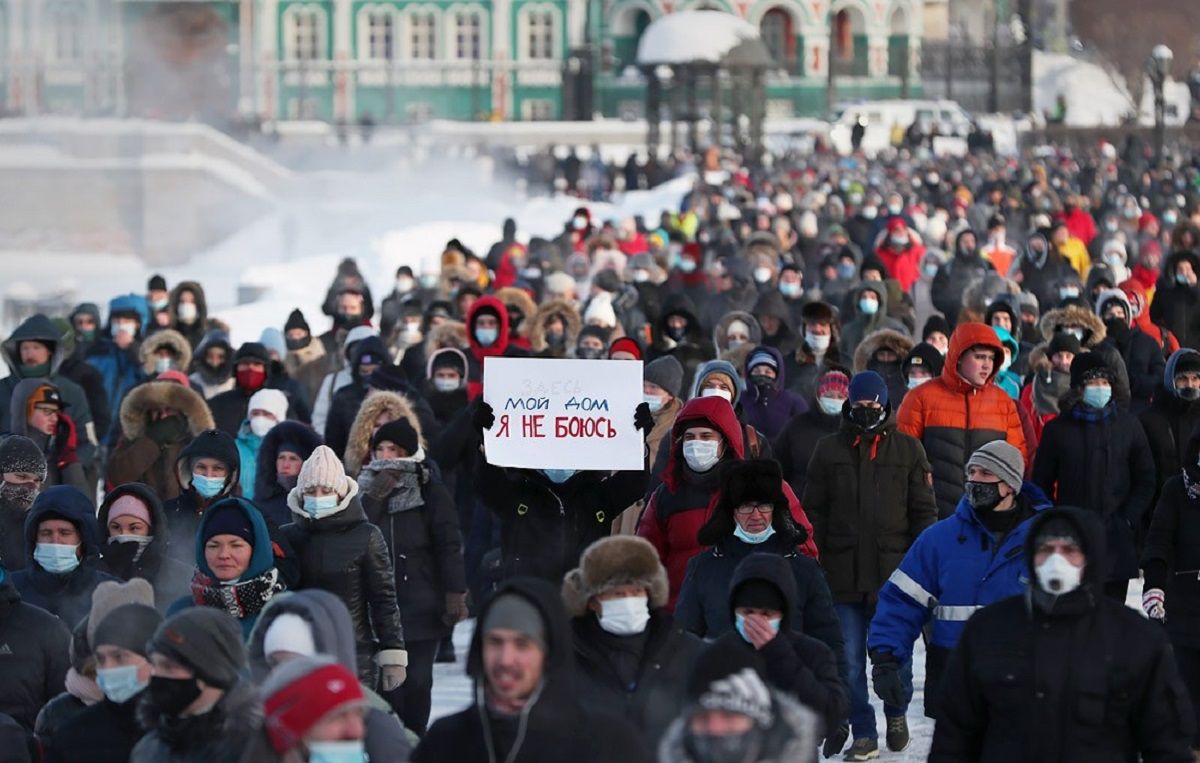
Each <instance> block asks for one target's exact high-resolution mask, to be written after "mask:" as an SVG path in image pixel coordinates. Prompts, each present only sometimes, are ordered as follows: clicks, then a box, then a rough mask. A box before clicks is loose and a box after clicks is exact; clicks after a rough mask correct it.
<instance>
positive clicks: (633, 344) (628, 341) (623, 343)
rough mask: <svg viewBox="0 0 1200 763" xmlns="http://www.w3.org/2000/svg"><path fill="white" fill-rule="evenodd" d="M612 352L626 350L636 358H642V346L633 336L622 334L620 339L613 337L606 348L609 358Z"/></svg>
mask: <svg viewBox="0 0 1200 763" xmlns="http://www.w3.org/2000/svg"><path fill="white" fill-rule="evenodd" d="M614 352H628V353H630V354H631V355H633V357H635V358H637V359H638V360H641V359H642V346H641V345H640V344H638V341H637V340H636V339H634V338H633V337H628V336H623V337H621V338H620V339H614V340H613V343H612V344H611V345H610V346H609V348H608V357H610V358H611V357H612V356H613V353H614Z"/></svg>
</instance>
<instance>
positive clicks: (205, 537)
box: [200, 500, 254, 546]
mask: <svg viewBox="0 0 1200 763" xmlns="http://www.w3.org/2000/svg"><path fill="white" fill-rule="evenodd" d="M200 524H201V525H202V526H203V527H204V529H203V531H202V532H201V534H200V543H201V545H203V544H205V543H208V542H209V541H210V540H212V538H213V537H214V536H217V535H236V536H237V537H239V538H241V539H242V540H244V541H246V542H247V543H249V544H250V545H251V546H253V545H254V526H253V525H252V524H250V517H248V516H246V512H245V511H244V510H243V509H242V507H241V506H240V505H239V504H238V503H237V501H236V500H231V501H219V502H217V503H215V504H213V505H212V506H210V507H209V508H208V511H206V512H205V513H204V517H203V518H201V520H200Z"/></svg>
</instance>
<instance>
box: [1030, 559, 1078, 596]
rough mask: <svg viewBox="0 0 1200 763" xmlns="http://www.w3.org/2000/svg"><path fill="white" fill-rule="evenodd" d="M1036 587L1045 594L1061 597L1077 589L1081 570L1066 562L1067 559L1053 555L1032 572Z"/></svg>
mask: <svg viewBox="0 0 1200 763" xmlns="http://www.w3.org/2000/svg"><path fill="white" fill-rule="evenodd" d="M1034 572H1035V573H1037V579H1038V585H1040V586H1041V587H1042V590H1043V591H1045V592H1046V593H1049V594H1053V595H1055V596H1061V595H1063V594H1064V593H1070V592H1071V591H1074V590H1075V589H1076V588H1078V587H1079V582H1080V579H1081V578H1082V577H1083V570H1082V569H1081V568H1079V567H1076V566H1075V565H1073V564H1071V563H1070V562H1069V561H1067V557H1065V556H1063V555H1062V554H1058V553H1054V554H1051V555H1050V556H1049V557H1047V558H1046V560H1045V561H1044V562H1042V563H1041V564H1039V565H1038V566H1037V569H1035V570H1034Z"/></svg>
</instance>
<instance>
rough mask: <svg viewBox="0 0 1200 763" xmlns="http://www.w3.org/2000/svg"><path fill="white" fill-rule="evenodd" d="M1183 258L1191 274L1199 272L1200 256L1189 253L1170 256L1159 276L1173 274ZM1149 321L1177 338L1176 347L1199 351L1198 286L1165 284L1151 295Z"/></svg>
mask: <svg viewBox="0 0 1200 763" xmlns="http://www.w3.org/2000/svg"><path fill="white" fill-rule="evenodd" d="M1185 258H1186V259H1189V260H1190V261H1191V263H1192V268H1193V269H1194V270H1195V272H1198V273H1200V257H1197V255H1195V254H1193V253H1192V252H1176V253H1175V254H1172V255H1171V256H1170V257H1168V258H1167V259H1166V261H1164V262H1163V273H1164V274H1166V273H1174V272H1175V266H1176V265H1177V264H1178V263H1179V261H1180V260H1181V259H1185ZM1168 278H1169V276H1168ZM1150 320H1152V321H1154V323H1155V325H1157V326H1162V327H1163V328H1165V329H1167V330H1169V331H1170V332H1171V333H1173V334H1174V335H1175V337H1176V338H1177V339H1179V346H1180V347H1191V348H1192V349H1193V350H1200V285H1197V286H1181V285H1179V284H1177V283H1174V282H1173V281H1169V280H1168V281H1166V282H1165V283H1164V284H1163V286H1162V288H1160V289H1158V290H1157V291H1156V292H1154V301H1153V302H1151V303H1150Z"/></svg>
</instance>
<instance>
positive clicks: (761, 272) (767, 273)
mask: <svg viewBox="0 0 1200 763" xmlns="http://www.w3.org/2000/svg"><path fill="white" fill-rule="evenodd" d="M754 280H755V281H757V282H758V283H766V282H767V281H770V280H771V269H770V268H755V269H754Z"/></svg>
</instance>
